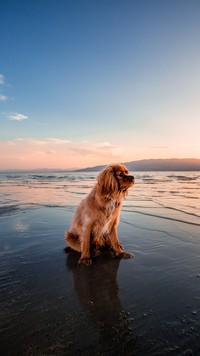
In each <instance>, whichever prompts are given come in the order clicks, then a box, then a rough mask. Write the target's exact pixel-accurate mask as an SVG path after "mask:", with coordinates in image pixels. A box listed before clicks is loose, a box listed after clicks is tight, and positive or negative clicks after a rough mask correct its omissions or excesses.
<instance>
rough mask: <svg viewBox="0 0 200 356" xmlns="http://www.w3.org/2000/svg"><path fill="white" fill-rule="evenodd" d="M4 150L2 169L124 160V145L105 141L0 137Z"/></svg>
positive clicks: (82, 165) (64, 166) (1, 160)
mask: <svg viewBox="0 0 200 356" xmlns="http://www.w3.org/2000/svg"><path fill="white" fill-rule="evenodd" d="M103 147H104V148H105V149H102V148H103ZM0 151H1V152H2V154H1V156H0V168H1V169H8V168H9V169H10V168H14V169H16V168H17V169H32V168H41V167H42V168H44V167H47V168H52V169H53V168H62V169H64V168H66V167H67V168H74V167H87V166H93V165H98V164H109V163H112V162H120V161H122V156H121V152H122V148H121V147H118V146H114V145H112V144H109V143H106V144H105V143H104V142H103V143H101V142H84V143H83V142H82V141H74V142H71V141H69V140H67V139H60V138H56V137H50V138H43V137H41V138H34V137H33V138H31V137H24V138H23V137H18V138H15V139H13V140H7V141H1V140H0Z"/></svg>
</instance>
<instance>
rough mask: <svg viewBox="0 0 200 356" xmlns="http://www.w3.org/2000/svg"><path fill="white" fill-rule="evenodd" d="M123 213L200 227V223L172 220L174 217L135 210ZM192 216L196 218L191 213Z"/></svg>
mask: <svg viewBox="0 0 200 356" xmlns="http://www.w3.org/2000/svg"><path fill="white" fill-rule="evenodd" d="M123 211H124V212H129V213H136V214H140V215H145V216H151V217H154V218H157V219H164V220H170V221H175V222H180V223H183V224H188V225H193V226H200V223H196V222H193V221H186V220H182V219H177V218H172V217H170V216H166V215H158V214H152V213H148V212H144V211H139V210H135V209H132V210H126V209H123ZM190 215H193V216H194V217H196V215H195V214H192V213H191V214H190Z"/></svg>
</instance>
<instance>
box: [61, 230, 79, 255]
mask: <svg viewBox="0 0 200 356" xmlns="http://www.w3.org/2000/svg"><path fill="white" fill-rule="evenodd" d="M65 239H66V241H67V243H68V245H69V247H70V248H71V249H72V250H75V251H77V252H81V244H80V240H79V238H78V236H77V235H74V234H73V233H72V232H69V231H67V233H66V236H65Z"/></svg>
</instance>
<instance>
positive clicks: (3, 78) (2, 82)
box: [0, 74, 5, 85]
mask: <svg viewBox="0 0 200 356" xmlns="http://www.w3.org/2000/svg"><path fill="white" fill-rule="evenodd" d="M4 83H5V77H4V75H3V74H0V85H4Z"/></svg>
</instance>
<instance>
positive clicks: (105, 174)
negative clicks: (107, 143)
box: [97, 167, 118, 195]
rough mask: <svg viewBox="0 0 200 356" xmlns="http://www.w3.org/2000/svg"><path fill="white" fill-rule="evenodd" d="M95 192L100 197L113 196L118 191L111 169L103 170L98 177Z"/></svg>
mask: <svg viewBox="0 0 200 356" xmlns="http://www.w3.org/2000/svg"><path fill="white" fill-rule="evenodd" d="M97 191H98V194H100V195H113V193H114V192H117V191H118V183H117V181H116V179H115V177H114V171H113V168H112V167H107V168H105V169H104V170H103V171H102V172H101V173H100V174H99V176H98V179H97Z"/></svg>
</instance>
